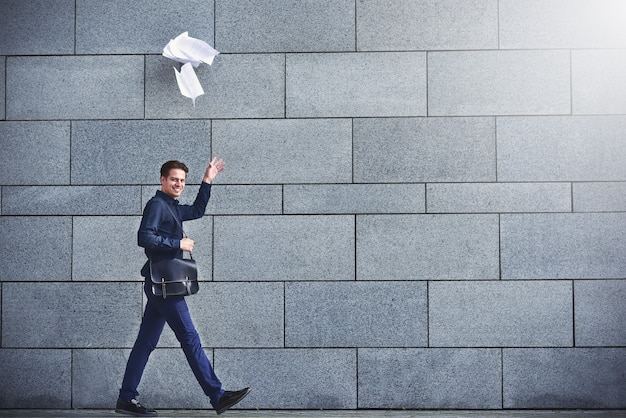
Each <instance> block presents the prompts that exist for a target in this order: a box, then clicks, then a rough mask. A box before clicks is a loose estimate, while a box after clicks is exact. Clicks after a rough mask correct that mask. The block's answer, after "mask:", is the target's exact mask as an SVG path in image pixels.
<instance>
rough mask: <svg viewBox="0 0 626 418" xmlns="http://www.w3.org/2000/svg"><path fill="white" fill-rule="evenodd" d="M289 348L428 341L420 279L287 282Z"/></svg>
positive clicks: (401, 344) (423, 287)
mask: <svg viewBox="0 0 626 418" xmlns="http://www.w3.org/2000/svg"><path fill="white" fill-rule="evenodd" d="M285 286H286V287H285V317H286V323H285V339H286V341H285V345H286V346H287V347H415V346H426V344H427V332H428V327H427V317H426V315H427V313H426V285H425V283H423V282H385V283H378V282H372V283H364V282H361V283H358V282H348V283H345V282H342V283H287V284H286V285H285Z"/></svg>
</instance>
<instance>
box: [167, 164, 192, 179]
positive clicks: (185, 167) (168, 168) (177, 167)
mask: <svg viewBox="0 0 626 418" xmlns="http://www.w3.org/2000/svg"><path fill="white" fill-rule="evenodd" d="M174 168H176V169H179V170H183V171H184V172H185V174H187V173H189V169H188V168H187V166H186V165H185V164H183V163H181V162H180V161H176V160H170V161H168V162H166V163H165V164H163V165H162V166H161V177H165V178H167V176H169V175H170V170H172V169H174Z"/></svg>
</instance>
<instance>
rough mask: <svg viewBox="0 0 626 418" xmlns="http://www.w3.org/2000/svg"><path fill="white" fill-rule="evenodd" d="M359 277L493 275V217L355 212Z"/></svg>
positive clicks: (495, 257) (495, 230) (495, 234)
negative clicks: (363, 213) (361, 213)
mask: <svg viewBox="0 0 626 418" xmlns="http://www.w3.org/2000/svg"><path fill="white" fill-rule="evenodd" d="M356 227H357V231H356V234H357V236H356V243H357V252H356V264H357V279H358V280H465V279H477V280H484V279H497V278H498V277H499V259H498V217H497V215H358V216H357V220H356Z"/></svg>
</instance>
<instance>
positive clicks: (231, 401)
mask: <svg viewBox="0 0 626 418" xmlns="http://www.w3.org/2000/svg"><path fill="white" fill-rule="evenodd" d="M251 390H252V389H250V388H245V389H241V390H238V391H235V392H232V391H228V390H227V391H225V392H224V394H223V395H222V399H220V403H218V404H217V406H216V407H215V412H217V415H220V414H222V413H224V412H226V411H228V410H229V409H230V408H232V407H233V406H235V405H237V404H238V403H239V402H240V401H241V400H242V399H243V398H245V397H246V396H247V395H248V393H250V391H251Z"/></svg>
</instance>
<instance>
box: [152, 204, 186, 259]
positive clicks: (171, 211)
mask: <svg viewBox="0 0 626 418" xmlns="http://www.w3.org/2000/svg"><path fill="white" fill-rule="evenodd" d="M159 200H160V201H161V203H163V205H165V207H166V208H167V210H169V211H170V214H172V218H174V220H175V221H176V223H177V224H178V225H179V226H180V230H181V231H183V236H184V237H185V238H187V234H185V230H184V229H183V223H182V222H181V221H179V220H178V217H177V216H176V215H175V214H174V211H173V210H172V208H170V205H168V204H167V202H166V201H165V200H163V199H161V198H159ZM189 257H191V259H192V260H193V256H192V255H191V253H189Z"/></svg>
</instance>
